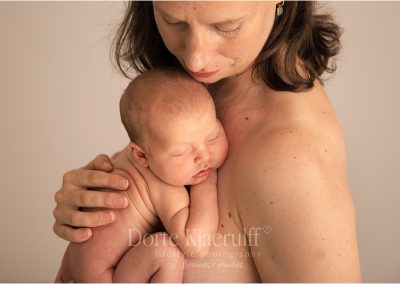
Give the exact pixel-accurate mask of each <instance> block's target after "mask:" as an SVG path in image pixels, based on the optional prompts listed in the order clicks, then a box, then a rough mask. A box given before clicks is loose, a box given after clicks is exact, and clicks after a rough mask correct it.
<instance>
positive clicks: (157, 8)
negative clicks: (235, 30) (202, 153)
mask: <svg viewBox="0 0 400 284" xmlns="http://www.w3.org/2000/svg"><path fill="white" fill-rule="evenodd" d="M154 8H155V9H156V10H157V11H158V12H160V13H161V14H163V16H167V17H169V18H173V19H177V20H178V18H176V17H174V16H171V15H170V14H168V13H167V12H166V11H163V10H162V9H161V8H160V7H158V5H156V6H154ZM247 17H248V16H243V17H239V18H233V19H225V20H222V21H218V22H213V23H208V24H209V25H228V24H234V23H237V22H239V21H242V20H244V19H246V18H247Z"/></svg>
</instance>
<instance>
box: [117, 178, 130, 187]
mask: <svg viewBox="0 0 400 284" xmlns="http://www.w3.org/2000/svg"><path fill="white" fill-rule="evenodd" d="M128 184H129V182H128V181H127V180H126V179H121V180H120V181H119V185H120V186H121V188H127V187H128Z"/></svg>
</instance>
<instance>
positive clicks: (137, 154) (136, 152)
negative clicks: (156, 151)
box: [128, 142, 149, 168]
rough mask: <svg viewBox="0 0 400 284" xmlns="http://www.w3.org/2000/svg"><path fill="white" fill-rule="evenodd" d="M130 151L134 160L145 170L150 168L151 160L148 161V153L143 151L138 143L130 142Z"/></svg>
mask: <svg viewBox="0 0 400 284" xmlns="http://www.w3.org/2000/svg"><path fill="white" fill-rule="evenodd" d="M128 147H129V150H130V151H131V153H132V157H133V159H135V161H136V162H137V163H138V164H139V165H141V166H142V167H144V168H147V167H148V166H149V160H148V159H147V156H146V153H145V152H144V151H143V149H142V148H141V147H140V146H139V145H138V144H136V143H134V142H130V143H129V146H128Z"/></svg>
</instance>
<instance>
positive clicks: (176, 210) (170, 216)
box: [154, 172, 218, 257]
mask: <svg viewBox="0 0 400 284" xmlns="http://www.w3.org/2000/svg"><path fill="white" fill-rule="evenodd" d="M216 180H217V179H216V173H215V172H213V173H211V174H210V176H209V177H208V179H207V180H206V181H204V182H202V183H200V184H198V185H195V186H193V187H192V188H191V190H190V199H189V194H188V193H187V191H186V189H185V188H184V187H180V188H178V187H172V186H167V187H166V188H162V189H160V190H159V191H157V194H155V195H154V197H155V199H156V200H154V204H155V208H156V211H157V213H158V215H159V217H160V219H161V221H162V223H163V225H164V227H165V229H166V230H167V232H168V233H169V234H170V235H171V237H172V238H173V239H174V240H175V242H176V243H177V245H178V246H179V248H180V249H181V250H182V252H183V253H184V254H185V256H188V257H202V256H205V254H206V253H207V252H208V249H209V247H210V244H211V242H212V239H213V236H214V233H215V231H216V230H217V226H218V204H217V186H216Z"/></svg>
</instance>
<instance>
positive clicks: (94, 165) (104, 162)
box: [82, 154, 113, 172]
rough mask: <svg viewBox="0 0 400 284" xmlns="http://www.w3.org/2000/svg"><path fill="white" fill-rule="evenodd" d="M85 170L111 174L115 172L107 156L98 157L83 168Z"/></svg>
mask: <svg viewBox="0 0 400 284" xmlns="http://www.w3.org/2000/svg"><path fill="white" fill-rule="evenodd" d="M82 169H83V170H99V171H104V172H111V171H112V170H113V166H112V163H111V160H110V157H108V156H107V155H105V154H100V155H97V156H96V158H94V159H93V160H92V161H90V162H89V164H87V165H86V166H84V167H83V168H82Z"/></svg>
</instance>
